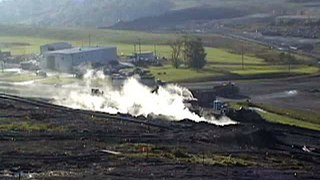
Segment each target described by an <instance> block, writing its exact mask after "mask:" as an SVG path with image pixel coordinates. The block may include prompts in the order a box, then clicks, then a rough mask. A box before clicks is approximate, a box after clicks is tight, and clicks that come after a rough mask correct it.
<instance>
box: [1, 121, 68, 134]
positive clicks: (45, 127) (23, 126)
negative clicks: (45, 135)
mask: <svg viewBox="0 0 320 180" xmlns="http://www.w3.org/2000/svg"><path fill="white" fill-rule="evenodd" d="M0 122H1V124H0V131H2V132H5V131H25V132H35V131H41V132H44V131H48V132H64V131H65V130H66V129H65V128H64V127H58V126H54V125H51V124H45V123H31V122H13V123H10V124H3V120H0ZM6 122H9V121H8V120H7V121H6Z"/></svg>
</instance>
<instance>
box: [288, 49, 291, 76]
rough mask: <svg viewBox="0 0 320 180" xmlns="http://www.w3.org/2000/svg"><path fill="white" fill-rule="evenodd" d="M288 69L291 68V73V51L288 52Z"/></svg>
mask: <svg viewBox="0 0 320 180" xmlns="http://www.w3.org/2000/svg"><path fill="white" fill-rule="evenodd" d="M288 70H289V73H291V54H290V52H289V54H288Z"/></svg>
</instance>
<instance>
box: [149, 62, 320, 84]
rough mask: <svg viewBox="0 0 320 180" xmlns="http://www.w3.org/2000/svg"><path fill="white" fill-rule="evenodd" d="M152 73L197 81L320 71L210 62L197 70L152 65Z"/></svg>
mask: <svg viewBox="0 0 320 180" xmlns="http://www.w3.org/2000/svg"><path fill="white" fill-rule="evenodd" d="M150 71H151V73H152V74H153V75H154V76H155V77H156V78H158V79H161V80H163V81H167V82H196V81H208V80H216V79H219V78H230V79H235V78H237V79H248V78H273V77H283V76H290V75H306V74H314V73H317V72H318V69H317V68H316V67H309V66H304V65H301V66H296V67H295V68H294V69H292V70H291V72H290V73H289V71H288V69H287V67H286V66H270V65H250V66H245V69H244V70H242V67H241V66H240V65H228V64H226V65H222V64H217V65H216V64H214V63H209V64H208V65H206V67H205V68H204V69H202V70H199V71H196V70H192V69H187V68H179V69H175V68H173V67H172V66H171V65H166V66H163V67H150Z"/></svg>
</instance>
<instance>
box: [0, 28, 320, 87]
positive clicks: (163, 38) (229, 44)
mask: <svg viewBox="0 0 320 180" xmlns="http://www.w3.org/2000/svg"><path fill="white" fill-rule="evenodd" d="M89 35H90V39H91V45H92V46H96V45H98V46H117V47H118V54H119V55H120V56H121V55H128V54H132V53H133V52H134V46H133V44H134V43H138V39H141V43H142V50H143V51H154V45H153V44H157V55H158V56H160V57H167V58H168V57H170V53H171V49H170V47H169V46H168V45H167V44H168V43H169V42H170V41H172V40H174V39H175V38H177V37H178V35H175V34H154V33H144V32H134V31H114V30H101V29H85V28H82V29H76V28H63V29H62V28H40V27H31V26H3V25H0V45H1V42H2V43H5V44H10V43H11V44H12V46H10V47H7V49H2V50H10V51H12V53H13V54H14V55H21V54H33V53H39V49H40V48H39V47H40V46H41V45H44V44H47V43H52V42H58V41H67V42H70V43H72V44H73V45H74V46H88V45H89V42H88V41H89ZM200 37H202V38H203V39H204V42H205V43H206V44H207V45H209V46H213V47H219V48H212V47H207V48H206V52H207V54H208V55H207V60H208V65H207V66H206V67H205V68H204V69H203V70H200V71H194V70H191V69H178V70H176V69H174V68H172V67H169V66H167V65H166V66H164V67H152V68H150V70H151V72H152V74H153V75H154V76H156V78H159V79H161V80H164V81H168V82H194V81H206V80H214V79H217V78H220V77H227V78H229V77H231V78H234V77H237V78H263V77H283V76H288V75H289V74H288V68H287V67H286V66H282V65H279V66H272V65H270V64H268V63H266V62H265V60H264V59H263V58H259V57H260V56H258V54H261V53H263V54H264V57H269V56H272V57H278V52H277V51H276V50H270V49H268V48H266V47H262V46H260V45H255V44H252V43H244V42H241V41H237V40H233V39H230V38H226V37H222V36H218V35H201V36H200ZM19 43H20V44H21V43H22V44H29V45H27V46H25V45H24V46H19ZM241 45H244V46H245V48H246V54H245V56H244V63H245V69H244V70H243V69H242V67H241V62H242V56H241V55H240V53H239V46H241ZM137 49H138V48H137ZM301 58H303V57H301ZM304 61H307V60H304ZM317 71H318V69H317V68H315V67H307V66H303V65H301V66H297V67H296V68H293V69H292V72H291V74H290V75H300V74H312V73H316V72H317ZM163 72H165V73H163ZM24 78H25V79H24ZM11 79H12V80H13V81H15V80H18V81H25V80H30V79H29V78H28V77H18V76H16V77H10V78H9V79H5V80H6V81H10V80H11ZM44 82H45V83H48V84H57V83H56V81H55V80H54V79H50V80H45V81H44Z"/></svg>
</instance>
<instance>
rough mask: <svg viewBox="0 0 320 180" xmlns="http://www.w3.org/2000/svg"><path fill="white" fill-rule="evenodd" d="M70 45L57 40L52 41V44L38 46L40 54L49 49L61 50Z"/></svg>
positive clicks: (68, 47)
mask: <svg viewBox="0 0 320 180" xmlns="http://www.w3.org/2000/svg"><path fill="white" fill-rule="evenodd" d="M71 48H72V45H71V44H69V43H66V42H58V43H52V44H46V45H43V46H41V47H40V52H41V54H45V53H47V52H50V51H57V50H63V49H71Z"/></svg>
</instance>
